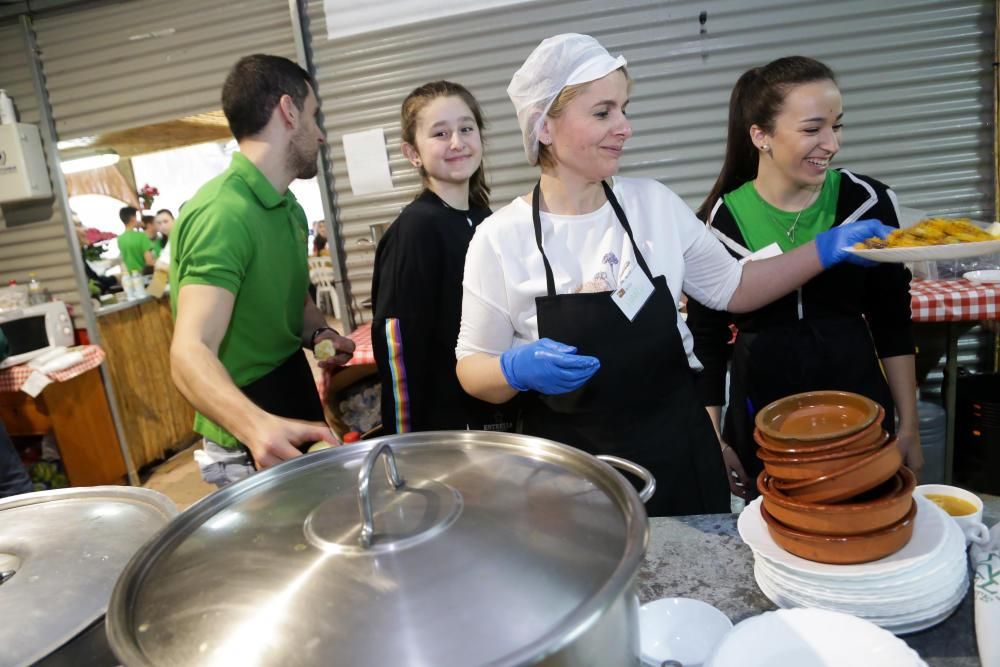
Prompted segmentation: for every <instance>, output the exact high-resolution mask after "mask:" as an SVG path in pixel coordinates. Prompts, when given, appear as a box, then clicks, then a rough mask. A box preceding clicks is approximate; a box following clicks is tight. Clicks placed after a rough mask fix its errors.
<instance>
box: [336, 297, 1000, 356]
mask: <svg viewBox="0 0 1000 667" xmlns="http://www.w3.org/2000/svg"><path fill="white" fill-rule="evenodd" d="M910 297H911V301H910V308H911V309H912V312H913V319H914V320H915V321H917V322H961V321H976V320H995V319H1000V286H992V285H980V284H978V283H972V282H969V281H968V280H965V279H956V280H914V281H912V282H911V283H910ZM348 338H350V339H351V340H353V341H354V344H355V346H356V347H355V348H354V357H353V358H351V360H350V361H349V362H347V365H348V366H357V365H359V364H374V363H375V354H374V353H373V352H372V325H371V322H365V323H364V324H362V325H360V326H359V327H358V328H357V329H355V330H354V331H352V332H351V333H350V334H348Z"/></svg>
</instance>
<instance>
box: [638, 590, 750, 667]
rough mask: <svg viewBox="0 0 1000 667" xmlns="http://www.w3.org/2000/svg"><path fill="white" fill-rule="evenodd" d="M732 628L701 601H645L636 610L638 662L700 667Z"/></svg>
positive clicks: (719, 612)
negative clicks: (674, 663)
mask: <svg viewBox="0 0 1000 667" xmlns="http://www.w3.org/2000/svg"><path fill="white" fill-rule="evenodd" d="M732 627H733V623H732V621H730V620H729V618H728V617H726V615H725V614H723V613H722V612H721V611H719V610H718V609H716V608H715V607H713V606H712V605H710V604H708V603H706V602H702V601H701V600H692V599H691V598H663V599H661V600H653V601H652V602H647V603H646V604H644V605H642V607H641V608H640V609H639V638H640V642H641V646H642V660H643V662H644V663H646V664H648V665H656V667H659V666H660V665H661V664H662V663H663V662H664V661H665V660H676V661H677V662H679V663H681V664H682V665H684V667H700V665H701V664H702V663H703V662H704V661H705V658H706V657H708V654H709V653H710V652H711V651H712V649H713V648H715V646H716V644H718V643H719V641H720V640H721V639H722V637H723V635H725V634H726V633H727V632H729V630H730V628H732Z"/></svg>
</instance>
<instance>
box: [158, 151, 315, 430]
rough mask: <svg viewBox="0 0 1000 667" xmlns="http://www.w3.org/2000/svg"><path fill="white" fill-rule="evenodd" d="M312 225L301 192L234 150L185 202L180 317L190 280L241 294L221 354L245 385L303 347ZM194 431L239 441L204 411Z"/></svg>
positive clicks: (173, 268)
mask: <svg viewBox="0 0 1000 667" xmlns="http://www.w3.org/2000/svg"><path fill="white" fill-rule="evenodd" d="M307 230H308V224H307V222H306V216H305V213H304V212H303V210H302V207H301V206H300V205H299V203H298V201H296V199H295V195H293V194H292V193H291V191H288V192H286V193H285V194H283V195H282V194H280V193H278V191H277V190H275V189H274V186H272V185H271V183H270V182H269V181H268V180H267V178H265V177H264V175H263V174H262V173H261V172H260V170H259V169H257V167H256V166H254V164H253V163H252V162H250V160H248V159H247V158H246V157H245V156H244V155H243V154H242V153H235V154H234V155H233V160H232V162H231V163H230V165H229V168H228V169H227V170H226V171H224V172H223V173H222V174H220V175H219V176H217V177H215V178H213V179H212V180H211V181H209V182H208V183H206V184H205V185H203V186H202V187H201V189H200V190H198V193H197V194H195V196H194V197H192V198H191V200H189V201H188V202H187V203H186V204H185V205H184V211H183V213H182V214H181V216H180V218H178V220H177V222H176V223H175V225H174V228H173V231H172V232H171V234H170V247H171V258H170V284H171V285H172V286H174V285H176V289H172V290H171V294H172V301H173V308H174V316H175V317H176V315H177V295H178V294H179V293H180V291H181V290H182V289H184V286H185V285H214V286H216V287H221V288H223V289H226V290H229V291H230V292H232V293H233V295H234V296H235V297H236V301H235V303H234V305H233V313H232V317H231V318H230V321H229V329H228V330H227V331H226V335H225V337H224V338H223V339H222V344H221V345H220V346H219V360H220V361H221V362H222V365H223V366H225V368H226V370H227V371H228V372H229V375H230V376H231V377H232V379H233V382H234V383H235V384H236V386H238V387H242V386H244V385H247V384H249V383H251V382H253V381H254V380H257V379H259V378H261V377H263V376H264V375H266V374H267V373H269V372H271V371H272V370H274V369H275V368H276V367H277V366H278V365H279V364H281V362H283V361H284V360H285V359H287V358H288V357H289V356H291V355H292V354H293V353H294V352H295V351H296V350H298V349H299V348H301V347H302V326H303V324H302V316H303V307H304V304H305V299H306V294H307V293H308V292H307V290H308V287H309V270H308V266H307V261H306V257H307V254H306V252H307V251H306V238H307ZM194 430H195V431H196V432H198V433H201V434H202V435H204V436H205V437H207V438H209V439H210V440H214V441H215V442H218V443H219V444H221V445H224V446H230V447H231V446H235V445H236V444H237V441H236V438H234V437H233V436H232V434H230V433H229V432H228V431H226V430H225V429H223V428H222V427H221V426H219V425H218V424H215V423H214V422H212V421H211V420H209V419H208V418H207V417H205V416H204V415H202V414H200V413H199V414H196V415H195V421H194Z"/></svg>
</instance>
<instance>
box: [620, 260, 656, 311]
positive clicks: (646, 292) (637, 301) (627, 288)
mask: <svg viewBox="0 0 1000 667" xmlns="http://www.w3.org/2000/svg"><path fill="white" fill-rule="evenodd" d="M634 266H635V265H634V264H632V263H630V262H626V263H625V265H624V266H623V267H622V271H621V274H620V275H619V276H618V289H616V290H615V291H614V292H612V293H611V300H612V301H614V302H615V305H616V306H618V308H619V309H620V310H621V311H622V313H624V314H625V317H627V318H628V320H629V322H631V321H633V320H635V316H636V315H637V314H638V313H639V311H640V310H642V307H643V306H644V305H646V301H648V300H649V297H650V296H651V295H652V294H653V283H652V282H651V281H650V280H649V278H648V277H647V276H646V273H645V271H633V270H632V269H633V268H634Z"/></svg>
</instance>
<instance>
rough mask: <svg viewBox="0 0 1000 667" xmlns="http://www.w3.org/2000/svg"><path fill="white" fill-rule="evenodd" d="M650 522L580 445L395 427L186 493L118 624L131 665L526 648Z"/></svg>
mask: <svg viewBox="0 0 1000 667" xmlns="http://www.w3.org/2000/svg"><path fill="white" fill-rule="evenodd" d="M385 445H389V447H385ZM390 454H391V455H392V456H391V457H390ZM366 459H367V463H368V465H371V466H372V467H371V468H370V469H366V468H365V467H364V466H365V463H366ZM390 459H394V462H395V464H396V469H397V471H398V476H399V478H401V479H397V480H396V481H401V484H400V486H399V488H394V484H393V483H392V482H391V481H390V479H389V478H390V477H391V475H390V474H389V473H388V470H389V468H390V467H391V466H390V463H391V461H390ZM363 469H365V470H370V471H371V475H370V478H369V481H368V501H370V505H371V518H372V523H371V526H372V532H371V534H370V538H369V539H367V540H366V539H365V537H364V535H363V534H364V532H365V531H364V530H363V523H364V522H363V520H362V514H363V511H362V508H361V506H363V505H365V501H364V499H363V497H361V496H359V477H360V476H361V475H360V474H359V473H360V472H361V471H362V470H363ZM362 486H364V484H362ZM646 539H647V521H646V514H645V510H644V509H643V507H642V504H641V502H640V500H639V498H638V496H637V494H636V492H635V490H634V489H633V488H632V487H631V485H630V484H629V483H628V482H627V481H626V480H624V479H623V478H622V477H620V476H619V475H618V473H616V472H615V471H613V470H612V469H611V468H610V467H609V466H607V465H606V464H604V463H602V462H600V461H598V460H597V459H595V458H594V457H592V456H589V455H587V454H585V453H583V452H580V451H578V450H575V449H572V448H569V447H565V446H563V445H559V444H556V443H553V442H551V441H547V440H541V439H538V438H531V437H527V436H520V435H513V434H492V433H486V432H470V431H466V432H447V433H446V432H437V433H417V434H407V435H402V436H389V437H386V438H380V439H378V440H373V441H367V442H364V443H359V444H357V445H349V446H345V447H342V448H339V449H330V450H324V451H322V452H318V453H315V454H310V455H307V456H304V457H301V458H298V459H295V460H292V461H288V462H286V463H283V464H281V465H280V466H277V467H275V468H272V469H270V470H268V471H265V472H262V473H259V474H257V475H255V476H253V477H251V478H249V479H247V480H245V481H243V482H240V483H239V484H236V485H233V486H232V487H229V488H227V489H224V490H222V491H220V492H218V493H216V494H214V495H212V496H210V497H208V498H206V499H205V500H203V501H202V502H201V503H199V504H198V505H196V506H195V507H192V508H190V509H189V510H188V511H187V512H185V513H184V514H183V515H182V516H180V517H179V518H178V519H177V520H175V522H174V523H173V524H172V525H171V526H170V527H169V528H168V529H167V530H165V531H163V533H161V534H160V536H158V537H157V539H155V540H153V541H152V542H150V543H149V544H147V545H146V546H145V547H143V549H142V550H140V551H139V552H138V553H137V554H136V556H135V558H134V559H133V560H132V562H131V563H130V564H129V566H128V567H127V568H126V570H125V571H124V572H123V573H122V577H121V579H120V580H119V583H118V585H117V586H116V588H115V591H114V593H113V595H112V601H111V604H110V606H109V610H108V615H107V618H106V623H107V625H108V636H109V640H110V643H111V646H112V648H113V649H114V651H115V653H116V654H117V655H118V657H119V658H120V659H121V660H122V661H123V662H124V663H125V664H126V665H129V666H130V667H132V666H135V665H157V666H167V665H184V666H185V667H188V666H193V665H241V666H244V667H247V666H251V665H281V666H282V667H290V666H291V665H352V666H355V665H397V664H409V665H428V666H434V667H446V666H448V665H456V666H457V665H461V666H462V667H470V666H471V665H480V664H490V665H514V664H530V663H532V662H534V659H531V658H530V657H531V656H538V655H540V654H545V653H546V652H551V651H554V650H557V649H558V648H560V646H561V645H562V644H564V643H566V642H569V641H570V640H572V639H573V638H574V637H575V636H577V635H578V634H579V632H583V631H585V630H586V628H587V627H588V626H589V624H590V623H592V622H594V621H595V620H596V619H597V618H598V617H600V615H601V612H602V611H603V610H604V609H605V608H606V607H607V605H610V604H611V603H612V602H614V601H615V600H616V599H617V597H618V596H620V595H621V594H622V592H623V591H625V590H626V589H627V587H628V586H629V584H630V582H631V581H632V580H633V578H634V576H635V573H636V571H637V570H638V567H639V563H640V561H641V559H642V556H643V553H644V551H645V547H646ZM366 542H367V546H366V545H365V543H366Z"/></svg>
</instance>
